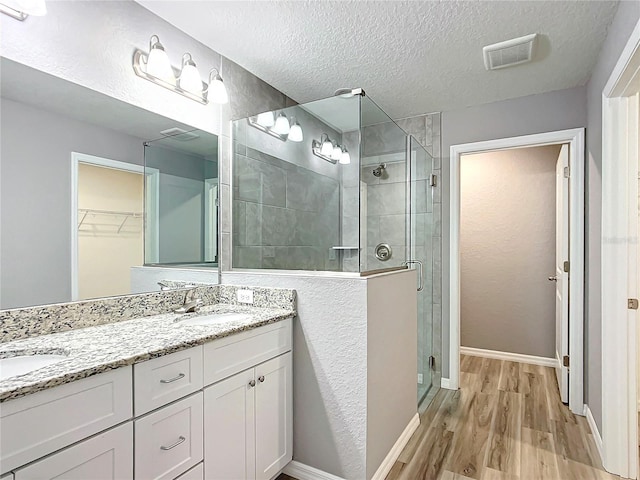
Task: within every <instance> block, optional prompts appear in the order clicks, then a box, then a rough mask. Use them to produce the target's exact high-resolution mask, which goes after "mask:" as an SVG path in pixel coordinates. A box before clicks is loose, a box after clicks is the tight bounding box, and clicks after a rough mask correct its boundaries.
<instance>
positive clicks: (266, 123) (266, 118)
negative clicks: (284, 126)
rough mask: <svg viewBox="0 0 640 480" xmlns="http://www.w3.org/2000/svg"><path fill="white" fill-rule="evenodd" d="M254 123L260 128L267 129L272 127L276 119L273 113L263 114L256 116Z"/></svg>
mask: <svg viewBox="0 0 640 480" xmlns="http://www.w3.org/2000/svg"><path fill="white" fill-rule="evenodd" d="M256 122H257V123H258V125H260V126H263V127H267V128H269V127H273V125H274V124H275V123H276V119H275V117H274V116H273V112H263V113H260V114H258V117H257V119H256Z"/></svg>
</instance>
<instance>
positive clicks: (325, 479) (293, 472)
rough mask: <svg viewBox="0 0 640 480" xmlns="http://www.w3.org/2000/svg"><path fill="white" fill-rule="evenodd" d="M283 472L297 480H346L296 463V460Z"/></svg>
mask: <svg viewBox="0 0 640 480" xmlns="http://www.w3.org/2000/svg"><path fill="white" fill-rule="evenodd" d="M282 472H283V473H284V474H286V475H289V476H290V477H293V478H297V479H298V480H344V479H343V478H340V477H336V476H335V475H332V474H331V473H327V472H324V471H322V470H318V469H317V468H313V467H310V466H309V465H305V464H304V463H300V462H296V461H295V460H294V461H292V462H290V463H289V464H288V465H287V466H286V467H284V470H283V471H282Z"/></svg>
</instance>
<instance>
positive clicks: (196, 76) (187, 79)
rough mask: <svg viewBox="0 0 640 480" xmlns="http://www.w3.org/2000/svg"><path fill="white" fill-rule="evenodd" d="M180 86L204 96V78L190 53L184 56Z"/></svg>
mask: <svg viewBox="0 0 640 480" xmlns="http://www.w3.org/2000/svg"><path fill="white" fill-rule="evenodd" d="M178 82H179V85H180V88H182V89H183V90H186V91H187V92H190V93H193V94H194V95H198V96H202V80H200V73H199V72H198V68H197V67H196V64H195V62H194V61H193V59H192V58H191V55H190V54H189V53H185V54H184V56H183V57H182V71H181V72H180V78H179V80H178Z"/></svg>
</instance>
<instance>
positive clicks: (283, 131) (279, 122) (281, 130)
mask: <svg viewBox="0 0 640 480" xmlns="http://www.w3.org/2000/svg"><path fill="white" fill-rule="evenodd" d="M289 130H291V125H290V124H289V119H288V118H287V116H286V115H285V114H284V113H280V115H278V118H276V124H275V125H274V127H273V131H274V132H276V133H278V134H280V135H289Z"/></svg>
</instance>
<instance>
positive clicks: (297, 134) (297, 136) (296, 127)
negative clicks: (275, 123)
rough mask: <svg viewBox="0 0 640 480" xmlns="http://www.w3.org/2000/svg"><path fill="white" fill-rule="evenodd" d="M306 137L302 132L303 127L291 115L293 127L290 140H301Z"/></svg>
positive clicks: (290, 131)
mask: <svg viewBox="0 0 640 480" xmlns="http://www.w3.org/2000/svg"><path fill="white" fill-rule="evenodd" d="M303 139H304V135H303V134H302V127H301V126H300V124H299V123H298V121H297V120H296V119H295V117H291V128H290V129H289V140H291V141H292V142H301V141H302V140H303Z"/></svg>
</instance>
